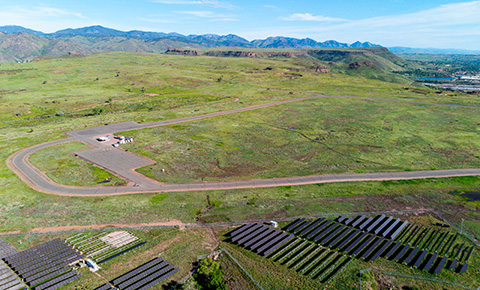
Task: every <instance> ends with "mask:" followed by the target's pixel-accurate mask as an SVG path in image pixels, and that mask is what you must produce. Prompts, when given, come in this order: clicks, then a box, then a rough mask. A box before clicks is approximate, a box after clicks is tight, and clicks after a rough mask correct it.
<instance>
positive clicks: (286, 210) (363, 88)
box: [0, 53, 480, 289]
mask: <svg viewBox="0 0 480 290" xmlns="http://www.w3.org/2000/svg"><path fill="white" fill-rule="evenodd" d="M267 67H272V68H273V70H264V69H265V68H267ZM0 72H1V73H0V86H1V89H0V99H1V102H0V136H1V137H2V142H1V143H0V149H1V150H0V159H1V160H2V162H1V163H0V228H1V230H0V231H1V232H9V231H20V232H28V231H30V230H31V229H33V228H39V227H55V226H69V225H97V224H115V223H131V224H135V223H148V222H159V221H164V220H165V219H168V218H169V219H176V220H180V221H183V222H189V223H191V222H197V221H198V222H203V223H210V222H224V221H241V220H246V219H266V220H270V219H275V218H286V217H297V216H304V215H320V214H332V213H344V212H363V211H368V212H371V211H384V210H388V211H390V210H403V209H418V208H433V209H435V210H436V211H438V212H439V213H441V214H442V215H444V216H445V217H447V218H448V219H449V220H451V221H452V222H454V223H455V224H457V225H460V222H461V220H462V218H463V219H465V228H466V230H467V232H468V233H470V234H472V235H473V236H475V237H476V238H477V239H480V228H479V227H478V224H480V205H479V203H478V201H468V200H465V199H464V198H462V197H461V196H459V195H458V194H456V193H458V192H465V191H478V188H479V186H480V178H479V177H464V178H445V179H438V180H433V179H432V180H412V181H391V182H359V183H338V184H322V185H308V186H295V187H279V188H265V189H239V190H220V191H212V192H188V193H184V192H177V193H162V194H138V195H127V196H113V197H91V198H68V197H58V196H51V195H46V194H42V193H38V192H36V191H34V190H33V189H31V188H30V187H28V186H27V185H26V184H24V183H23V182H21V180H20V179H19V178H18V177H17V176H16V175H15V174H14V173H13V172H12V171H11V170H10V169H8V167H7V166H6V164H5V161H6V159H7V158H8V157H9V156H10V155H11V154H13V153H15V152H17V151H19V150H21V149H24V148H26V147H29V146H33V145H36V144H40V143H44V142H48V141H53V140H59V139H64V138H65V135H64V133H65V132H68V131H70V130H74V129H83V128H87V127H92V126H99V125H103V124H106V123H115V122H123V121H130V120H132V121H137V122H149V121H157V120H166V119H172V118H179V117H187V116H193V115H200V114H205V113H211V112H218V111H223V110H229V109H235V108H241V107H245V106H250V105H256V104H262V103H268V102H273V101H278V100H284V99H289V98H293V97H299V96H310V95H314V94H318V93H323V94H330V95H350V96H365V97H375V98H385V99H390V100H397V99H400V100H409V101H419V102H430V103H443V104H448V103H454V104H465V105H475V106H478V105H479V104H480V100H479V99H478V98H477V97H474V96H470V95H464V94H459V93H452V92H438V91H435V90H430V89H426V88H417V87H414V86H412V85H411V84H404V85H400V84H391V83H386V82H381V81H375V80H369V79H365V78H357V77H353V76H348V75H344V74H334V73H332V74H315V73H314V72H312V71H310V70H307V69H305V63H304V62H303V61H300V60H298V59H295V58H292V59H236V58H228V59H226V58H215V57H184V56H171V55H156V54H127V53H108V54H97V55H91V56H87V57H72V58H59V59H50V60H45V61H38V62H31V63H27V64H0ZM292 73H300V74H302V76H301V77H299V76H294V75H292ZM97 78H98V80H97ZM237 98H238V100H237ZM477 111H478V110H474V109H466V108H459V107H451V108H447V107H436V106H432V105H425V106H424V107H423V105H418V106H417V105H416V104H406V103H394V102H383V101H367V100H355V99H348V98H344V99H321V100H310V101H306V102H299V103H292V104H289V105H282V106H277V107H272V108H268V109H262V110H257V111H252V112H248V113H242V114H235V115H230V116H223V117H218V118H212V119H207V120H203V121H201V122H192V123H184V124H179V125H177V126H167V127H162V128H155V129H150V130H142V131H138V132H135V136H134V137H136V138H135V139H136V140H137V143H134V144H129V145H128V146H130V147H128V148H131V149H132V150H136V152H139V153H141V154H143V155H146V156H148V157H151V158H157V161H158V165H155V166H154V167H152V168H151V169H150V168H144V169H142V172H144V173H145V174H147V175H150V176H152V177H155V178H157V179H159V180H162V181H169V182H179V181H193V180H195V181H198V180H200V179H201V178H202V177H203V178H204V179H205V180H213V179H230V180H233V179H235V178H251V177H274V176H288V175H302V174H314V173H327V172H360V171H361V172H369V171H377V170H382V171H383V170H413V169H433V168H435V169H440V168H460V167H478V164H479V160H480V159H479V158H478V157H479V155H480V154H479V150H480V147H479V146H480V143H479V141H478V140H477V139H478V138H476V136H477V135H478V118H477V117H476V116H477V115H478V114H477ZM292 127H293V128H295V129H292ZM149 136H156V137H157V138H158V139H156V140H153V139H152V141H147V137H149ZM317 138H318V139H319V140H315V139H317ZM312 139H313V141H315V142H312ZM83 148H84V147H83V145H81V144H79V143H67V144H64V145H62V146H56V147H51V148H47V149H45V150H42V151H39V152H37V153H36V154H34V155H33V156H32V158H31V161H32V162H33V163H34V164H35V165H36V166H38V167H39V168H42V170H45V171H47V174H48V175H49V176H50V177H51V178H52V179H54V180H55V181H57V182H59V183H64V184H71V185H96V184H97V182H99V181H101V180H103V179H105V178H107V177H108V176H109V175H110V174H109V173H106V172H104V171H101V170H99V169H98V168H96V167H93V166H90V165H88V164H86V163H85V162H83V161H81V160H79V159H76V158H75V157H74V156H73V155H72V154H71V153H72V152H74V151H78V150H82V149H83ZM189 149H190V150H189ZM202 164H203V165H202ZM160 166H162V167H160ZM252 167H253V168H252ZM72 168H74V169H72ZM158 168H166V169H167V170H166V174H164V175H160V174H158V171H157V170H158ZM118 182H122V181H121V180H120V179H112V181H111V182H110V184H114V183H118ZM106 185H107V186H108V185H109V184H108V183H107V184H106ZM207 200H209V202H210V204H208V203H207ZM220 232H221V230H220ZM190 234H191V232H189V231H184V232H182V231H180V230H175V231H174V230H171V231H165V232H163V231H161V230H155V231H152V232H150V233H145V238H146V239H147V240H154V241H155V242H153V243H152V244H151V247H152V248H154V247H155V245H157V244H161V243H160V242H161V241H163V240H175V239H178V240H177V241H179V242H178V243H177V244H175V245H174V246H171V245H169V246H165V247H164V248H162V250H159V251H163V249H164V250H165V253H166V255H167V254H168V258H169V259H171V260H172V262H174V263H177V264H181V265H190V264H189V263H191V262H193V260H195V259H194V256H196V255H197V254H198V253H200V254H204V253H206V252H208V250H206V248H205V247H200V248H199V249H190V248H195V246H196V245H198V244H199V243H200V244H202V243H206V242H205V241H204V242H202V241H201V239H202V237H200V236H202V235H204V233H193V234H191V237H190V236H189V235H190ZM42 237H43V238H42ZM47 237H48V238H50V237H51V238H54V237H56V236H54V235H51V236H38V235H25V236H24V238H22V244H19V243H18V241H16V244H15V246H20V247H25V248H27V247H28V246H31V245H33V244H35V243H38V242H39V241H40V240H41V239H47ZM177 237H178V238H177ZM156 241H158V243H157V242H156ZM206 244H208V243H206ZM164 245H165V244H164ZM172 245H173V244H172ZM148 247H150V246H148ZM160 248H161V247H159V249H160ZM145 249H147V248H145ZM148 249H150V248H148ZM152 251H153V250H152ZM155 251H156V250H155ZM189 251H191V252H189ZM235 251H237V249H234V248H233V247H232V253H233V254H235ZM184 252H186V253H187V254H185V255H180V254H179V253H182V254H183V253H184ZM141 253H142V251H140V250H139V251H138V252H134V253H132V254H131V255H130V256H128V257H127V256H126V258H132V259H134V258H135V256H136V255H137V254H141ZM152 253H153V252H152ZM238 253H239V255H238V257H237V255H236V257H237V258H238V259H239V260H240V259H242V261H245V263H246V264H247V265H253V264H257V263H258V265H260V266H261V265H264V264H262V263H264V262H263V261H262V260H261V258H260V257H257V256H253V255H251V256H249V254H247V253H243V252H242V251H240V250H238ZM243 256H245V257H243ZM143 258H146V255H145V256H142V259H143ZM140 260H141V259H140V258H138V260H135V261H136V262H138V263H140V262H141V261H140ZM119 261H120V260H119ZM122 261H123V260H122ZM142 261H143V260H142ZM176 261H178V262H176ZM187 261H188V262H187ZM474 261H475V263H478V255H477V256H475V257H474ZM268 263H269V262H267V264H268ZM132 265H133V264H132ZM475 265H476V264H475ZM230 266H232V265H230ZM260 266H258V267H260ZM365 266H367V265H364V264H359V265H353V266H352V270H350V271H346V272H345V273H344V274H342V276H341V277H340V278H341V279H338V281H356V280H355V279H357V278H356V277H357V276H356V275H357V272H358V271H357V270H359V269H360V268H363V267H365ZM380 266H382V265H381V264H380ZM114 267H115V266H114V265H113V264H112V265H111V266H108V265H107V267H106V268H108V269H106V270H108V271H110V272H109V273H110V274H107V272H105V273H106V275H112V277H113V275H116V274H117V273H119V272H122V271H123V270H125V269H126V268H122V267H120V266H119V268H118V272H115V271H114V270H113V269H114ZM125 267H127V266H125ZM183 267H184V268H183V269H182V271H186V269H188V266H183ZM252 267H254V266H252ZM255 267H257V266H255ZM268 267H272V268H271V270H272V271H275V272H278V273H280V274H281V277H285V278H287V279H291V282H288V283H287V284H285V287H286V286H288V285H306V286H308V285H312V284H311V282H310V281H299V280H298V279H296V278H292V277H293V276H289V275H290V274H291V273H289V272H288V271H284V270H282V269H276V268H274V266H273V265H270V264H268ZM382 267H383V266H382ZM475 267H476V266H475ZM475 267H473V268H472V269H473V271H472V272H471V273H478V267H477V268H475ZM254 269H255V268H254ZM475 269H476V270H475ZM235 271H237V270H232V272H235ZM269 271H270V270H269ZM398 271H404V270H402V269H400V270H398ZM405 271H406V272H409V270H405ZM258 272H260V271H258ZM182 273H183V274H186V272H182ZM235 273H237V272H235ZM82 274H84V275H85V277H86V278H85V279H87V280H86V281H90V282H88V283H90V284H88V285H91V286H92V287H95V286H98V285H97V284H95V283H97V280H94V279H95V277H96V276H94V275H93V274H91V273H90V272H88V271H85V273H84V272H82ZM183 274H182V275H183ZM182 275H179V277H176V278H175V279H180V278H182V277H180V276H182ZM257 275H265V273H260V274H257ZM109 277H110V276H109ZM255 278H257V276H255ZM443 278H444V279H451V280H454V279H456V276H455V277H454V276H448V275H447V276H444V277H443ZM242 279H243V278H242ZM258 279H259V281H263V282H264V283H265V284H262V285H264V286H268V285H275V283H280V282H279V281H269V280H268V279H271V276H268V277H263V278H261V277H258ZM372 279H373V276H372ZM376 279H377V280H380V281H384V280H388V279H390V278H388V277H380V278H379V277H376ZM462 279H464V280H465V281H464V284H465V285H473V284H474V283H477V280H476V278H475V277H472V276H462ZM391 281H397V282H398V288H400V287H401V286H404V285H408V281H405V280H401V279H393V278H391ZM397 282H392V283H397ZM342 283H343V282H342ZM344 283H345V285H344V284H336V285H337V286H338V288H339V289H349V288H353V287H357V286H358V285H357V284H356V282H351V283H350V282H344ZM372 283H373V280H372ZM462 283H463V281H462ZM232 285H234V283H232ZM277 285H278V284H277ZM396 285H397V284H396ZM425 285H426V286H425ZM425 285H423V286H425V287H426V288H433V289H435V288H439V289H440V288H441V286H431V284H425ZM420 286H422V285H420ZM282 287H283V286H282ZM308 287H310V286H308ZM328 287H330V286H328ZM331 287H333V286H331ZM342 287H344V288H342ZM66 289H70V288H66ZM71 289H74V288H71ZM78 289H80V288H78ZM84 289H85V288H84ZM332 289H333V288H332Z"/></svg>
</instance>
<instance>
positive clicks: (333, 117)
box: [124, 98, 480, 182]
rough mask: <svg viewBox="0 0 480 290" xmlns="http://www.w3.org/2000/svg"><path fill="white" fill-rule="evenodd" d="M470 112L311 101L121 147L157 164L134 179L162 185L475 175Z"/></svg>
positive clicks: (188, 126) (140, 137) (477, 155)
mask: <svg viewBox="0 0 480 290" xmlns="http://www.w3.org/2000/svg"><path fill="white" fill-rule="evenodd" d="M475 112H476V110H475V109H459V108H449V107H439V106H432V105H428V106H425V105H421V106H419V105H415V104H404V103H392V102H388V101H383V102H382V101H370V100H358V99H348V98H328V99H316V100H309V101H302V102H296V103H291V104H286V105H279V106H275V107H270V108H265V109H259V110H255V111H251V112H246V113H242V114H233V115H226V116H220V117H216V118H212V119H206V120H202V121H196V122H189V123H183V124H178V125H172V126H168V127H158V128H153V129H148V130H141V131H136V132H125V133H124V134H125V135H128V136H133V137H134V138H135V140H136V142H135V143H134V144H133V143H132V144H127V145H126V146H125V148H127V149H128V150H130V151H133V152H135V153H138V154H140V155H144V156H148V157H149V158H151V159H153V160H155V161H157V163H156V164H154V165H152V166H148V167H146V168H143V169H140V170H139V172H141V173H142V174H145V175H147V176H150V177H152V178H154V179H156V180H159V181H161V182H191V181H199V180H235V179H248V178H272V177H288V176H301V175H311V174H330V173H344V172H378V171H402V170H431V169H449V168H470V167H472V168H476V167H479V166H480V142H479V141H478V138H477V137H476V135H477V129H478V128H477V125H476V121H475V120H476V114H475ZM161 169H165V172H163V171H162V170H161Z"/></svg>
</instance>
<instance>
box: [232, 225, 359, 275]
mask: <svg viewBox="0 0 480 290" xmlns="http://www.w3.org/2000/svg"><path fill="white" fill-rule="evenodd" d="M230 241H231V242H233V243H236V244H237V245H239V246H242V247H244V248H246V249H249V250H251V251H253V252H256V253H258V254H260V255H264V256H268V257H272V258H273V259H274V260H275V261H277V262H280V263H281V264H283V265H286V266H288V267H289V268H294V269H296V270H297V271H298V272H300V273H302V274H304V275H309V276H310V277H311V278H313V279H320V281H321V282H323V283H325V282H328V281H330V280H331V279H332V278H334V277H335V276H336V275H337V274H338V273H340V272H341V271H342V270H343V269H344V268H345V267H346V266H347V265H348V263H349V262H350V261H351V260H352V259H351V257H347V256H344V255H342V254H338V253H336V252H334V251H330V250H327V249H325V248H323V247H320V246H318V245H316V244H314V243H312V242H310V241H304V240H301V239H299V238H296V237H295V236H294V235H292V234H288V233H287V232H284V231H281V230H275V229H273V228H271V227H269V226H266V225H262V224H245V225H243V226H241V227H239V228H237V229H235V230H234V231H232V232H231V233H230Z"/></svg>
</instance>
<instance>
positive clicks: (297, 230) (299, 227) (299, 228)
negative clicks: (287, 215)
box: [290, 221, 312, 234]
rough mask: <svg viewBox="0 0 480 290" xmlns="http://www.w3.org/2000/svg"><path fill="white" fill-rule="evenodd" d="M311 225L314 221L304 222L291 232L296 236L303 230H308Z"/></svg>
mask: <svg viewBox="0 0 480 290" xmlns="http://www.w3.org/2000/svg"><path fill="white" fill-rule="evenodd" d="M311 223H312V221H304V222H303V223H301V224H299V225H298V226H297V227H295V228H294V229H292V230H290V231H291V232H293V233H295V234H296V233H298V232H300V231H301V230H303V229H304V228H306V227H307V226H308V225H310V224H311Z"/></svg>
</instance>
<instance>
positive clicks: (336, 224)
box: [313, 222, 339, 242]
mask: <svg viewBox="0 0 480 290" xmlns="http://www.w3.org/2000/svg"><path fill="white" fill-rule="evenodd" d="M338 225H339V223H337V222H333V223H332V224H331V225H330V226H328V227H327V228H326V229H324V230H323V231H321V232H320V233H318V234H317V235H316V236H315V237H314V238H313V240H314V241H315V242H317V241H319V240H320V239H321V238H322V237H323V236H325V235H326V234H328V233H329V232H330V231H331V230H333V229H334V228H335V227H337V226H338Z"/></svg>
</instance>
